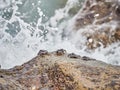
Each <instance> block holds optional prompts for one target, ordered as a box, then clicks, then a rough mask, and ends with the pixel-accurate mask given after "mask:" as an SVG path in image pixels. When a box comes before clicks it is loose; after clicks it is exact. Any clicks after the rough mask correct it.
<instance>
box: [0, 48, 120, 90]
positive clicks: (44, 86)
mask: <svg viewBox="0 0 120 90" xmlns="http://www.w3.org/2000/svg"><path fill="white" fill-rule="evenodd" d="M58 51H59V50H58ZM61 51H64V50H60V53H61ZM56 52H57V51H55V52H52V53H49V55H45V56H44V57H43V56H41V55H38V56H36V57H35V58H33V59H32V60H30V61H28V62H26V63H24V64H23V65H21V66H16V67H14V68H11V69H8V70H3V69H2V70H1V69H0V75H1V77H0V90H119V89H120V67H119V66H112V65H108V64H106V63H103V62H102V63H101V62H100V61H97V60H94V59H91V58H89V57H85V56H84V57H82V58H79V57H80V56H79V55H75V54H73V53H72V54H67V52H66V53H64V55H65V56H67V55H68V57H65V56H59V55H56V54H55V53H56ZM43 55H44V54H43ZM60 55H61V54H60ZM41 57H42V58H41ZM86 60H87V61H89V62H86ZM21 67H22V68H21ZM26 67H27V68H26ZM3 76H4V77H3Z"/></svg>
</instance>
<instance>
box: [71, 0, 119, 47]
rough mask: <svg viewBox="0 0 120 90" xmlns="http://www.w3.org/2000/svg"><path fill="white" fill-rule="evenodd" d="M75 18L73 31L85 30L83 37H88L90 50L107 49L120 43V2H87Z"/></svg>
mask: <svg viewBox="0 0 120 90" xmlns="http://www.w3.org/2000/svg"><path fill="white" fill-rule="evenodd" d="M75 18H76V19H75V23H74V25H73V26H74V27H73V30H75V31H76V32H77V31H78V30H84V29H85V31H82V33H81V35H82V36H84V37H86V46H87V48H88V49H96V48H98V47H101V46H103V47H104V48H106V47H108V46H110V45H111V44H113V43H116V42H118V41H120V33H119V32H120V3H119V0H85V5H84V6H83V8H82V9H81V10H80V11H79V12H78V14H77V15H76V17H75ZM113 25H114V26H113ZM74 36H75V35H73V37H74ZM88 38H90V39H91V40H92V42H89V39H88Z"/></svg>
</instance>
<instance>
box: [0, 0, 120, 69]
mask: <svg viewBox="0 0 120 90" xmlns="http://www.w3.org/2000/svg"><path fill="white" fill-rule="evenodd" d="M83 1H84V0H17V1H15V0H13V1H12V2H11V3H9V2H8V4H4V7H1V8H0V13H2V14H0V48H1V49H0V64H1V66H2V68H11V67H13V66H15V65H21V64H23V63H24V62H26V61H28V60H30V59H32V58H33V57H35V56H36V55H37V53H38V52H39V50H41V49H42V50H43V49H45V50H48V51H54V50H57V49H61V48H63V49H66V50H67V52H74V53H77V54H80V55H81V56H89V57H92V58H96V59H98V60H102V61H104V62H107V63H111V64H117V65H118V64H120V62H119V61H118V60H119V58H120V57H119V56H120V55H119V43H114V44H112V45H111V46H109V47H107V48H106V49H105V48H103V47H101V48H98V49H96V50H95V51H89V50H86V48H87V47H86V45H85V42H86V37H84V36H82V35H81V33H82V32H83V31H86V32H88V28H89V29H90V28H91V27H92V26H86V27H85V28H82V29H80V30H79V31H77V32H76V31H74V30H75V29H74V23H75V20H76V17H77V12H78V11H79V9H80V8H81V7H82V5H83ZM2 3H4V2H2ZM6 11H7V13H5V12H6ZM6 15H7V17H6ZM104 25H105V26H107V25H106V24H104ZM99 27H100V26H98V27H97V28H99ZM113 27H114V26H113ZM91 32H92V29H91ZM108 52H115V53H114V54H112V53H111V54H110V53H108ZM111 57H112V58H111ZM116 57H117V58H116Z"/></svg>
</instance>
